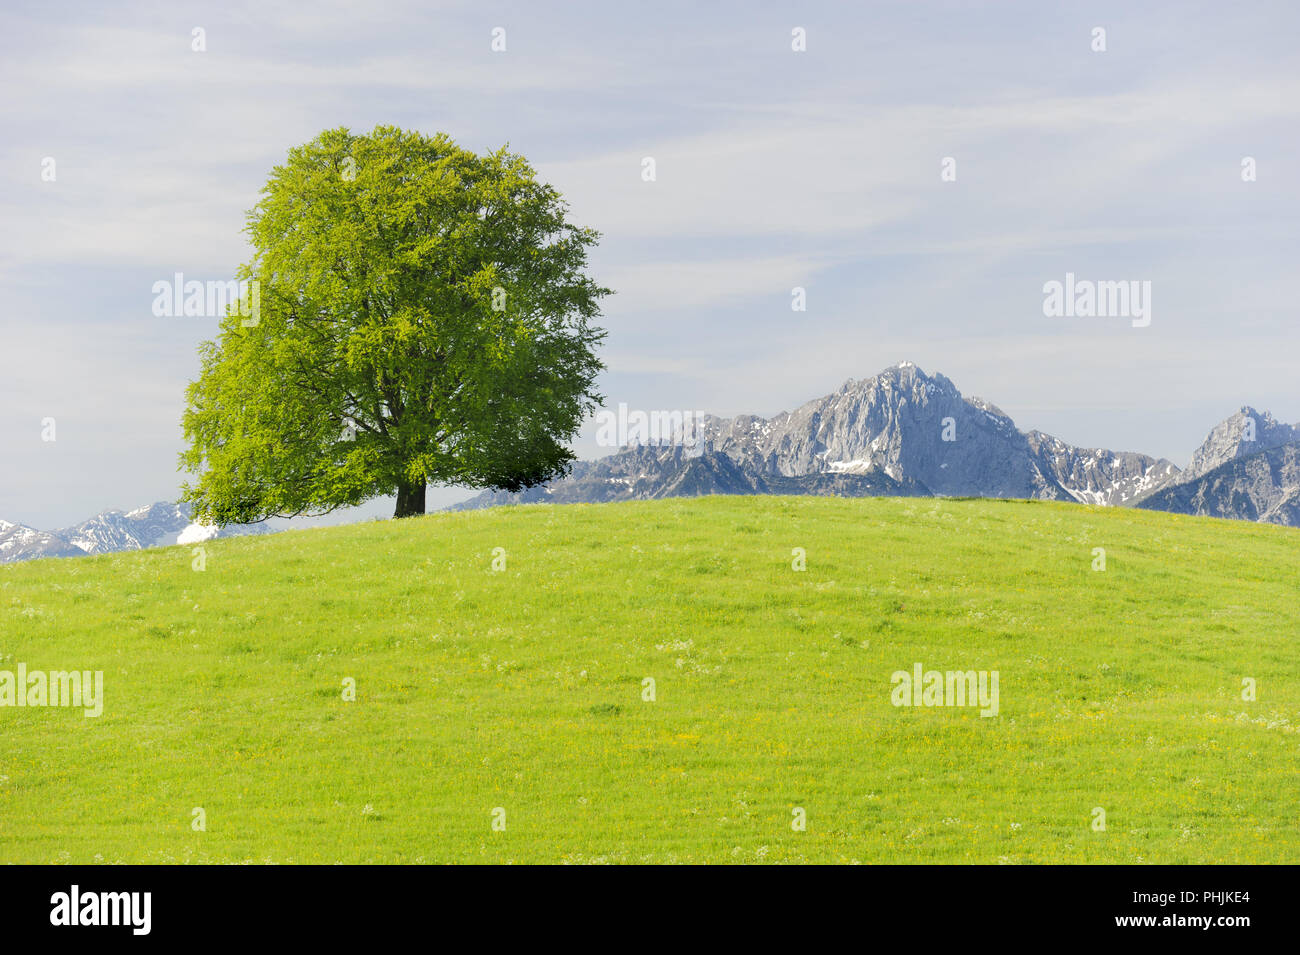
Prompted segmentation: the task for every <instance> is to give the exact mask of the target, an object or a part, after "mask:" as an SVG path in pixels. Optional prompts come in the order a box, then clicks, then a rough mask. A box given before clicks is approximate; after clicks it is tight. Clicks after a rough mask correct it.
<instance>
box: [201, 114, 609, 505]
mask: <svg viewBox="0 0 1300 955" xmlns="http://www.w3.org/2000/svg"><path fill="white" fill-rule="evenodd" d="M262 195H263V198H262V200H261V201H260V202H259V203H258V205H257V206H256V207H255V208H254V209H253V210H252V211H251V212H250V213H249V216H248V227H247V231H248V233H249V235H250V237H251V243H252V246H253V256H252V259H251V260H250V261H249V262H248V264H246V265H245V266H244V267H243V268H242V269H241V272H240V278H241V279H243V280H245V281H248V282H250V283H252V282H256V283H258V284H257V286H256V288H257V289H258V296H257V301H258V309H257V310H256V312H254V313H253V314H252V315H248V316H246V315H245V314H241V310H240V309H235V308H232V309H230V310H229V314H227V315H226V316H225V318H223V319H222V321H221V326H220V331H219V334H218V336H217V339H216V341H213V342H205V343H204V344H203V345H202V346H201V347H200V355H201V358H202V371H201V373H200V375H199V378H198V380H197V381H195V382H193V383H191V384H190V386H189V388H188V390H187V398H188V407H187V409H186V411H185V415H184V427H185V436H186V439H187V441H188V449H187V450H186V451H185V452H184V453H183V454H182V455H181V464H182V466H183V467H184V468H185V469H186V470H187V471H190V472H192V473H193V474H194V475H196V479H195V480H194V481H193V483H191V484H187V485H186V486H185V489H184V495H183V497H184V499H185V500H187V501H189V502H190V503H191V504H192V505H193V508H194V515H195V519H196V520H205V521H210V522H213V523H216V524H228V523H247V522H252V521H258V520H263V519H265V518H268V517H274V516H281V517H284V516H295V515H299V514H318V513H324V512H327V511H330V510H333V509H335V508H338V507H344V506H349V505H355V504H360V503H362V502H363V501H366V500H368V499H370V498H373V497H377V496H381V495H389V494H396V495H397V510H396V516H397V517H405V516H408V515H412V514H421V513H423V512H424V507H425V488H426V487H427V485H429V484H457V485H463V486H468V487H477V488H498V489H506V490H519V489H520V488H524V487H530V486H532V485H535V484H539V483H542V482H544V481H547V480H549V479H551V478H552V477H555V476H557V475H559V474H562V473H564V471H565V470H566V469H567V467H568V465H569V463H570V462H571V461H572V459H573V454H572V452H571V451H569V450H568V448H567V447H566V446H565V444H566V442H567V441H568V440H569V439H571V438H572V437H573V435H574V434H575V433H576V432H577V430H578V428H579V426H580V425H581V423H582V421H583V419H584V418H585V417H586V416H587V415H588V414H590V413H591V412H592V411H593V410H595V408H596V407H597V406H598V405H599V403H600V401H601V398H600V396H599V395H597V394H595V393H594V392H593V391H592V388H593V383H594V381H595V377H596V374H597V373H598V372H599V370H600V369H601V367H602V365H601V363H600V361H599V360H598V359H597V358H596V356H595V348H596V346H597V345H598V344H599V342H600V341H601V339H602V338H603V337H604V334H605V333H604V332H603V331H601V330H600V329H599V328H597V327H595V326H594V325H593V324H592V322H593V321H594V320H595V319H596V318H597V317H598V316H599V302H600V299H601V297H602V296H604V295H607V294H609V289H605V288H601V287H600V286H598V285H596V284H595V282H593V281H592V280H591V279H590V278H589V277H588V276H587V275H586V274H585V268H586V265H587V250H588V248H589V247H591V246H592V245H594V244H595V242H596V241H597V239H598V238H599V235H598V233H596V232H594V231H592V230H590V229H581V228H578V227H576V226H574V225H572V224H570V223H569V222H568V220H567V218H566V217H567V214H568V208H567V206H566V204H565V202H564V200H563V199H562V197H561V196H560V194H559V193H558V192H557V191H556V190H555V189H553V188H552V187H551V186H549V185H546V184H545V183H542V182H539V181H538V180H537V176H536V174H535V172H534V171H533V169H532V168H531V167H530V166H529V165H528V163H527V162H526V161H525V160H524V159H523V157H521V156H518V155H515V154H512V153H510V152H508V151H507V150H506V149H505V148H502V149H500V150H498V151H496V152H492V153H488V154H485V155H481V156H480V155H476V154H475V153H473V152H470V151H468V150H465V149H462V148H460V147H458V146H457V145H456V144H455V143H454V142H452V141H451V140H450V139H449V138H448V137H446V136H445V135H442V134H439V135H436V136H432V137H430V136H425V135H422V134H420V133H414V132H407V131H403V130H400V129H396V128H392V127H385V126H381V127H378V128H376V129H375V130H374V131H373V132H372V133H370V134H369V135H354V134H352V133H350V132H349V131H348V130H346V129H336V130H330V131H328V132H325V133H322V134H321V135H320V136H319V137H317V138H316V139H315V140H314V141H312V142H310V143H308V144H306V145H304V146H300V147H298V148H295V149H293V150H291V151H290V153H289V157H288V160H287V161H286V162H285V163H284V165H282V166H277V167H276V168H275V169H274V171H273V172H272V174H271V177H270V180H269V181H268V183H267V184H266V187H265V188H264V189H263V190H262ZM250 287H251V286H250ZM252 300H253V299H252V296H251V295H250V296H249V298H248V299H246V300H245V302H244V303H243V305H244V308H243V311H244V312H247V311H249V309H248V307H247V306H248V305H249V303H250V302H251V301H252Z"/></svg>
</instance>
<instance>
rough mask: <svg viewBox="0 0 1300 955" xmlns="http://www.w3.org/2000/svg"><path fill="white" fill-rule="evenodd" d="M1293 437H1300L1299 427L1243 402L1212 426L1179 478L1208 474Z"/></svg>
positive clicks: (1188, 478)
mask: <svg viewBox="0 0 1300 955" xmlns="http://www.w3.org/2000/svg"><path fill="white" fill-rule="evenodd" d="M1296 441H1300V427H1297V426H1293V425H1289V424H1287V423H1286V422H1284V421H1278V420H1277V419H1276V418H1275V417H1273V415H1272V414H1270V413H1269V412H1267V411H1264V412H1259V411H1256V410H1255V409H1254V408H1252V407H1251V406H1250V405H1243V406H1242V408H1241V410H1240V411H1238V412H1237V413H1236V414H1234V415H1231V416H1229V417H1227V418H1225V419H1224V420H1223V421H1220V422H1219V423H1218V424H1217V425H1215V426H1214V428H1213V429H1212V430H1211V431H1210V434H1209V437H1207V438H1206V439H1205V442H1204V443H1203V444H1202V445H1201V446H1200V447H1199V448H1197V449H1196V453H1195V454H1193V455H1192V463H1191V464H1190V465H1189V466H1188V468H1187V470H1186V471H1184V472H1183V475H1182V480H1191V479H1193V478H1197V477H1200V476H1201V475H1203V474H1208V473H1209V472H1210V471H1213V470H1214V469H1215V468H1217V467H1220V466H1221V465H1224V464H1226V463H1228V462H1229V461H1233V460H1236V459H1237V458H1244V457H1249V456H1250V455H1252V454H1258V453H1259V452H1260V451H1265V450H1268V449H1269V448H1276V447H1279V446H1281V445H1284V444H1292V443H1294V442H1296Z"/></svg>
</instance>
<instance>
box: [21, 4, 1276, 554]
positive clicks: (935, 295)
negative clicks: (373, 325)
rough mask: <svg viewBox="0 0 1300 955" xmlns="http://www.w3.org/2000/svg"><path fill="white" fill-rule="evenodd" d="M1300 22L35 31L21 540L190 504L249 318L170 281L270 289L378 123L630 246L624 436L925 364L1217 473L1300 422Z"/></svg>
mask: <svg viewBox="0 0 1300 955" xmlns="http://www.w3.org/2000/svg"><path fill="white" fill-rule="evenodd" d="M1298 26H1300V4H1295V3H1293V2H1290V0H1283V2H1276V3H1270V2H1250V0H1246V2H1241V3H1233V4H1230V5H1225V4H1222V3H1203V4H1197V3H1161V2H1144V3H1141V4H1134V3H1131V2H1123V3H1105V2H1100V3H1098V2H1090V3H1082V2H1079V3H1052V2H1044V0H1033V2H999V3H965V2H963V3H957V2H924V0H907V2H867V3H860V4H858V3H855V4H849V3H838V2H825V3H740V2H734V3H733V2H715V3H698V2H688V3H673V2H665V3H654V4H636V5H633V4H611V3H608V2H591V3H588V2H581V0H580V2H566V3H558V2H540V0H532V2H527V3H524V2H518V3H492V2H473V3H409V4H408V3H382V2H366V3H360V4H355V5H354V4H348V3H334V2H328V0H326V2H313V3H303V4H287V3H275V2H265V0H263V2H254V3H242V2H222V3H184V2H179V3H176V2H167V3H143V2H142V3H123V4H113V5H101V4H93V3H82V4H76V3H59V2H48V0H42V2H31V3H27V2H23V0H6V4H5V6H4V8H3V12H0V94H2V95H0V130H2V131H3V134H2V135H0V217H2V221H3V224H4V228H3V229H0V295H2V296H3V306H4V308H3V317H0V518H3V519H6V520H9V521H14V522H20V523H26V524H30V525H32V526H36V527H41V528H46V529H53V528H57V527H62V526H66V525H69V524H72V523H75V522H77V521H80V520H83V519H85V518H87V517H90V516H91V515H93V514H95V513H97V512H99V511H102V510H105V509H107V508H114V507H115V508H122V509H130V508H133V507H136V506H139V505H141V504H146V503H149V502H152V501H156V500H171V499H175V498H176V496H177V493H178V488H179V485H180V482H181V481H182V480H183V477H184V476H183V475H182V474H180V473H178V471H177V455H178V453H179V452H180V450H181V448H182V446H183V436H182V433H181V428H180V418H181V412H182V410H183V407H184V388H185V385H186V383H187V382H188V381H190V380H191V379H192V378H194V377H195V376H196V374H197V371H198V358H197V351H196V349H197V346H198V344H199V343H200V342H201V341H203V340H204V339H207V338H211V337H213V335H214V333H215V329H216V320H215V319H213V318H183V317H171V318H168V317H156V316H155V315H154V314H153V310H152V307H151V306H152V303H153V298H154V295H153V292H152V287H153V284H154V283H155V282H157V281H160V280H167V279H170V278H171V277H172V276H173V275H174V274H175V273H177V272H181V273H183V274H184V275H185V277H186V278H187V279H199V280H201V281H207V280H226V279H229V278H231V277H232V276H233V274H234V272H235V270H236V269H237V268H238V266H239V265H240V264H241V263H242V262H243V261H245V260H246V259H247V258H248V251H249V250H248V246H247V243H246V239H245V236H244V234H243V232H242V229H243V225H244V217H245V214H246V212H247V210H248V209H250V208H251V207H252V206H253V204H254V203H255V202H256V201H257V197H258V191H259V190H260V188H261V187H262V185H263V184H264V183H265V181H266V179H267V176H268V174H269V172H270V170H271V168H272V167H273V166H274V165H275V164H277V163H279V162H281V161H282V160H283V159H284V157H285V155H286V152H287V151H288V149H290V148H291V147H292V146H294V145H297V144H300V143H303V142H307V141H309V140H311V139H312V138H314V137H315V136H316V135H317V134H318V133H320V132H321V131H322V130H324V129H328V128H334V127H339V126H346V127H349V128H351V129H353V130H355V131H368V130H370V129H372V128H373V127H374V126H376V125H379V124H392V125H397V126H401V127H405V128H411V129H418V130H420V131H422V132H425V133H429V134H432V133H434V132H439V131H441V132H445V133H447V134H448V135H450V136H451V137H452V138H453V139H455V140H456V141H457V142H458V143H460V144H461V145H462V146H465V147H468V148H471V149H474V150H476V151H484V150H488V149H494V148H496V147H499V146H501V145H503V144H509V146H510V148H511V149H512V150H513V151H515V152H518V153H521V154H523V155H524V156H526V157H527V158H528V159H529V160H530V162H531V163H532V164H533V165H534V166H535V167H536V168H537V170H538V172H539V174H540V176H541V178H543V179H544V180H546V181H548V182H550V183H551V184H552V185H554V186H555V187H556V188H557V189H559V190H560V192H561V193H563V194H564V196H565V197H566V199H567V200H568V201H569V203H570V207H571V212H572V215H571V218H572V220H573V221H574V222H576V223H578V224H580V225H583V226H588V227H591V228H595V229H597V230H599V231H600V232H601V233H602V236H603V238H602V240H601V243H600V246H599V247H598V249H597V250H595V252H594V253H593V254H592V256H591V273H592V275H593V276H594V277H595V278H596V279H597V280H598V281H599V282H601V284H603V285H606V286H609V287H611V288H613V289H614V290H615V291H616V294H615V295H613V296H611V297H610V298H609V299H607V300H606V304H605V309H604V317H603V319H602V324H603V325H604V327H605V328H607V329H608V332H609V335H608V338H607V340H606V342H605V344H604V347H603V350H602V352H601V357H602V358H603V360H604V362H605V364H606V366H607V368H606V371H605V372H604V373H603V375H602V376H601V379H600V390H601V392H602V393H603V394H604V395H605V396H606V398H607V399H608V401H607V404H608V406H610V407H615V406H617V404H619V403H620V402H623V403H626V404H627V405H628V406H629V407H631V408H641V409H646V410H652V409H663V410H691V411H705V412H709V413H712V414H718V415H723V416H730V415H734V414H738V413H754V414H760V415H764V416H767V415H771V414H775V413H777V412H779V411H783V410H789V409H792V408H794V407H797V406H798V405H800V404H803V403H804V402H806V401H808V400H810V399H813V398H816V397H819V396H821V395H824V394H827V393H829V392H832V391H834V390H836V389H837V388H838V387H839V386H840V385H841V384H843V382H844V381H845V380H847V379H850V378H865V377H869V376H871V375H874V374H876V373H877V372H879V371H880V370H881V369H883V368H886V367H888V366H890V365H894V364H897V363H899V362H900V361H904V360H908V361H912V362H915V363H916V364H918V365H919V366H920V367H921V368H922V369H923V370H924V371H926V372H927V373H935V372H941V373H943V374H944V375H946V376H947V377H949V378H950V379H952V381H953V382H954V383H955V384H956V386H957V387H958V388H959V389H960V390H961V391H962V392H963V394H965V395H967V396H976V395H977V396H980V397H983V398H986V399H988V400H989V401H992V402H993V403H994V404H996V405H998V406H999V407H1000V408H1001V409H1002V410H1003V411H1005V412H1006V413H1007V414H1009V415H1011V417H1012V418H1013V419H1014V420H1015V421H1016V424H1017V425H1018V426H1019V427H1020V428H1021V429H1022V430H1029V429H1031V428H1037V429H1039V430H1042V431H1046V432H1049V433H1051V434H1054V435H1056V436H1057V437H1060V438H1062V439H1063V440H1065V441H1068V442H1071V443H1073V444H1076V445H1081V446H1087V447H1092V446H1104V447H1109V448H1112V449H1114V450H1134V451H1142V452H1145V453H1148V454H1153V455H1156V456H1163V457H1167V458H1169V459H1170V460H1173V461H1174V462H1175V463H1177V464H1180V465H1184V464H1186V463H1187V461H1188V460H1189V459H1190V456H1191V453H1192V451H1193V450H1194V449H1195V448H1196V447H1197V445H1199V444H1200V442H1201V441H1202V440H1203V439H1204V437H1205V435H1206V434H1207V433H1208V431H1209V430H1210V428H1211V427H1212V426H1213V425H1214V424H1215V423H1216V422H1218V421H1220V420H1222V419H1223V418H1225V417H1227V416H1228V415H1230V414H1231V413H1233V412H1234V411H1236V410H1237V409H1238V408H1240V407H1241V406H1242V405H1243V404H1250V405H1252V406H1254V407H1256V408H1257V409H1259V410H1265V409H1267V410H1270V411H1272V412H1273V413H1274V414H1275V415H1276V416H1278V417H1279V418H1281V419H1282V420H1285V421H1290V422H1297V421H1300V387H1297V385H1298V383H1300V373H1298V368H1300V321H1297V319H1298V318H1300V316H1298V314H1297V312H1298V310H1300V304H1298V299H1297V295H1296V291H1295V284H1296V276H1297V268H1296V263H1297V260H1298V259H1300V256H1298V255H1297V253H1298V252H1300V231H1298V230H1297V228H1296V227H1297V220H1298V213H1300V123H1298V122H1297V121H1298V120H1300V61H1298V60H1297V59H1296V57H1295V52H1294V51H1295V46H1296V39H1297V27H1298ZM498 28H499V29H500V30H503V31H504V40H505V44H504V45H505V49H504V50H493V48H492V47H493V39H494V30H498ZM1099 28H1100V29H1102V30H1104V31H1105V32H1104V45H1105V49H1104V50H1098V49H1095V47H1096V46H1097V45H1098V34H1097V33H1096V31H1097V30H1098V29H1099ZM196 29H198V30H201V31H202V34H201V36H202V39H203V44H202V45H203V46H204V47H205V49H203V50H202V51H197V50H195V49H194V46H195V32H194V31H195V30H196ZM796 29H799V30H802V31H803V33H802V36H803V37H805V38H806V42H805V44H804V45H805V47H806V48H805V49H803V50H795V49H793V48H792V47H793V46H795V45H797V44H796V42H795V34H794V31H795V30H796ZM501 35H502V34H500V33H497V34H496V36H497V37H498V38H499V37H500V36H501ZM498 45H500V44H499V43H498ZM647 157H651V158H653V159H654V166H655V178H654V180H653V181H646V180H645V179H644V178H643V169H644V165H643V160H644V159H645V158H647ZM1247 157H1249V158H1250V159H1251V160H1253V162H1254V168H1255V177H1254V179H1253V181H1246V180H1245V179H1243V160H1244V159H1246V158H1247ZM51 159H52V160H53V165H52V169H53V178H52V179H51V178H50V177H49V174H48V170H49V169H50V168H51V165H50V163H49V160H51ZM947 159H951V160H952V161H953V162H952V163H950V164H948V165H947V167H945V160H947ZM945 168H947V169H949V170H953V169H955V178H954V177H952V176H951V175H949V176H947V177H945V176H944V174H943V173H944V170H945ZM1066 273H1073V274H1074V275H1075V276H1076V277H1077V278H1078V279H1084V280H1094V281H1138V282H1150V283H1151V284H1150V288H1151V322H1150V324H1149V325H1147V326H1146V327H1134V325H1133V323H1132V322H1131V321H1130V320H1129V319H1128V318H1125V317H1122V316H1121V317H1114V316H1111V317H1100V316H1099V317H1080V316H1074V317H1057V316H1047V315H1045V314H1044V285H1045V283H1048V282H1051V281H1061V282H1063V281H1064V280H1065V276H1066ZM796 287H798V288H802V289H804V290H805V295H806V309H805V310H803V311H795V310H793V309H792V301H793V298H792V289H794V288H796ZM48 418H53V419H54V422H55V428H56V430H55V436H56V439H55V440H53V441H48V440H43V437H44V436H47V435H46V432H47V429H46V428H45V426H44V422H45V421H46V419H48ZM595 431H596V424H595V421H594V420H593V421H591V422H589V424H588V426H587V428H586V429H585V431H584V433H583V434H582V436H581V437H580V438H579V439H578V440H577V441H575V443H574V447H575V450H576V451H577V452H578V454H579V456H580V457H595V456H599V455H600V454H603V453H607V451H605V450H602V449H600V448H598V447H597V445H596V443H595V440H594V436H595ZM467 496H469V495H468V493H467V492H465V491H463V490H460V489H454V488H452V489H436V490H434V491H432V492H431V493H430V505H431V506H439V505H442V504H446V503H451V502H453V501H456V500H459V499H463V498H464V497H467ZM391 512H392V504H391V502H389V501H376V502H374V503H372V504H371V505H368V506H367V507H366V508H362V509H360V510H358V511H356V512H350V513H349V514H347V515H346V517H347V518H348V519H355V518H357V517H365V516H371V515H376V516H387V515H390V514H391Z"/></svg>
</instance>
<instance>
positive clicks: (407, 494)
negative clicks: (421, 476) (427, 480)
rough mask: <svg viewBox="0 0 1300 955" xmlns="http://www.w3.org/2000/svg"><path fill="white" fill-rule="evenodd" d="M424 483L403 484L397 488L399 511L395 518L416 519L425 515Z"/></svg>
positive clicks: (394, 515)
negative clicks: (418, 515)
mask: <svg viewBox="0 0 1300 955" xmlns="http://www.w3.org/2000/svg"><path fill="white" fill-rule="evenodd" d="M424 490H425V486H424V482H423V481H421V482H420V483H419V484H401V485H398V488H397V511H396V513H394V514H393V517H414V516H416V515H417V514H423V513H424Z"/></svg>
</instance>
